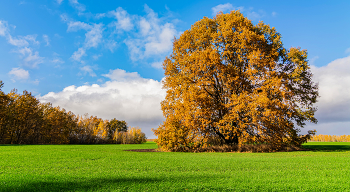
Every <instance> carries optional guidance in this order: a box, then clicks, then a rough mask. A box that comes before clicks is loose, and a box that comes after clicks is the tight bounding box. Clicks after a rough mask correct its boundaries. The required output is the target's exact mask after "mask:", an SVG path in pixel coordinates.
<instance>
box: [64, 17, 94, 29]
mask: <svg viewBox="0 0 350 192" xmlns="http://www.w3.org/2000/svg"><path fill="white" fill-rule="evenodd" d="M65 19H67V18H65ZM91 28H92V26H91V25H90V24H87V23H84V22H81V21H70V22H68V28H67V31H68V32H71V31H78V30H80V29H84V30H90V29H91Z"/></svg>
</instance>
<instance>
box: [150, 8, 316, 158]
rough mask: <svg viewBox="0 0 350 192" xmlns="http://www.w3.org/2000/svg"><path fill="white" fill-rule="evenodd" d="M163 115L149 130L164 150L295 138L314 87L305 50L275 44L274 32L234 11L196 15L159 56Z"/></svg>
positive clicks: (307, 115) (310, 116) (299, 139)
mask: <svg viewBox="0 0 350 192" xmlns="http://www.w3.org/2000/svg"><path fill="white" fill-rule="evenodd" d="M163 68H164V70H165V80H164V88H165V89H166V91H167V94H166V98H165V100H164V101H162V103H161V105H162V110H163V114H164V116H165V118H166V119H165V121H164V122H163V124H161V125H160V126H159V128H158V129H156V130H154V133H155V135H156V136H158V139H156V140H155V142H156V143H157V144H158V145H159V146H160V147H161V148H162V149H163V150H167V151H194V150H197V149H198V148H205V147H210V146H213V145H242V144H268V145H270V146H272V147H273V148H274V149H275V150H278V149H282V148H284V147H285V146H291V145H295V146H300V145H301V144H302V143H303V142H305V141H306V140H307V139H308V138H309V137H310V134H313V133H314V132H310V134H308V135H305V136H300V135H299V134H298V133H299V132H300V128H302V127H303V126H304V125H305V122H306V121H309V122H313V123H316V122H317V120H316V118H315V117H314V113H315V111H316V108H315V107H314V106H313V104H314V103H315V102H316V99H317V97H318V87H317V85H316V84H315V83H313V82H312V80H311V77H312V73H311V71H310V67H309V65H308V61H307V52H306V50H301V49H300V48H294V47H292V48H290V49H286V48H284V47H283V44H282V41H281V35H280V34H279V33H278V32H277V31H276V30H275V29H274V28H271V27H270V26H269V25H266V24H264V23H263V22H260V23H258V24H257V25H254V24H253V23H252V22H251V21H250V20H248V19H247V18H245V17H244V16H243V15H242V14H241V13H240V12H239V11H232V12H231V13H229V14H223V13H220V14H218V15H216V16H215V17H214V18H212V19H211V18H207V17H204V18H203V19H201V20H200V21H198V22H196V23H195V24H193V25H192V27H191V29H189V30H187V31H185V32H184V33H183V34H182V35H181V36H180V38H179V39H175V40H174V43H173V52H172V54H171V55H170V56H169V57H167V58H166V59H165V60H164V62H163Z"/></svg>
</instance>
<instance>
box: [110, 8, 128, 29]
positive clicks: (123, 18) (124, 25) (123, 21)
mask: <svg viewBox="0 0 350 192" xmlns="http://www.w3.org/2000/svg"><path fill="white" fill-rule="evenodd" d="M109 14H111V15H113V16H114V17H115V19H117V22H115V23H114V24H115V27H116V29H117V30H124V31H130V30H132V29H133V27H134V24H133V22H132V18H131V16H130V15H129V14H128V13H127V12H126V11H125V10H124V9H123V8H121V7H118V8H117V9H116V10H115V11H110V12H109Z"/></svg>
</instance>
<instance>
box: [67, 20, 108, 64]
mask: <svg viewBox="0 0 350 192" xmlns="http://www.w3.org/2000/svg"><path fill="white" fill-rule="evenodd" d="M61 18H62V21H64V22H66V23H67V26H68V27H67V32H76V31H78V30H85V31H86V33H85V41H84V44H83V46H82V47H80V48H78V50H77V51H75V52H74V53H73V55H72V56H71V58H72V59H73V60H75V61H78V62H81V60H82V57H83V56H85V55H86V51H87V50H89V49H90V48H96V47H97V46H98V45H99V44H100V43H101V42H102V38H103V36H102V33H103V30H104V28H103V26H104V25H103V24H102V23H100V24H96V23H91V24H89V23H85V22H81V21H71V20H70V18H68V17H67V16H66V15H64V14H63V15H61Z"/></svg>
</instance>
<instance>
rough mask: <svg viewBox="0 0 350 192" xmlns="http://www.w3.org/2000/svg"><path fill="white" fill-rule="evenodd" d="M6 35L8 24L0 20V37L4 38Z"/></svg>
mask: <svg viewBox="0 0 350 192" xmlns="http://www.w3.org/2000/svg"><path fill="white" fill-rule="evenodd" d="M7 33H8V24H7V22H6V21H2V20H0V36H4V37H5V36H6V35H7Z"/></svg>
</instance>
